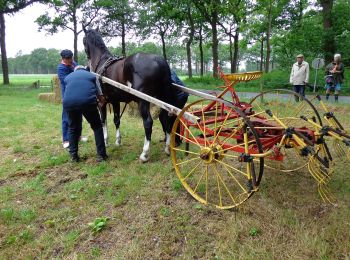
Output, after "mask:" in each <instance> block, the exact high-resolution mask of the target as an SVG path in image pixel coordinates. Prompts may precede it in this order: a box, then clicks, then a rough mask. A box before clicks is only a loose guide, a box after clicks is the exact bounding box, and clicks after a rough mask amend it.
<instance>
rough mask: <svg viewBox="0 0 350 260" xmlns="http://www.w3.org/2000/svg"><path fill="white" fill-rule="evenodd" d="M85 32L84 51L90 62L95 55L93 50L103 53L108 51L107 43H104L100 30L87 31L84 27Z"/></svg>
mask: <svg viewBox="0 0 350 260" xmlns="http://www.w3.org/2000/svg"><path fill="white" fill-rule="evenodd" d="M83 30H84V33H85V36H84V38H83V44H84V49H85V53H86V56H87V58H88V59H89V60H90V59H91V58H93V57H91V56H92V55H93V50H96V49H98V50H100V51H101V52H102V53H103V52H105V51H108V49H107V47H106V45H105V43H104V42H103V39H102V36H101V34H100V33H99V31H98V29H97V30H94V29H85V27H84V26H83Z"/></svg>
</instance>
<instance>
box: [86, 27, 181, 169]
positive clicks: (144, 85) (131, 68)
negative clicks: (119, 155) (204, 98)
mask: <svg viewBox="0 0 350 260" xmlns="http://www.w3.org/2000/svg"><path fill="white" fill-rule="evenodd" d="M83 31H84V33H85V36H84V38H83V43H84V48H85V53H86V55H87V58H88V60H89V66H90V70H91V71H93V72H96V73H98V74H102V75H103V76H105V77H107V78H110V79H112V80H114V81H117V82H119V83H121V84H124V85H127V86H129V87H131V88H133V89H135V90H138V91H141V92H143V93H145V94H147V95H150V96H152V97H155V98H158V99H160V100H162V101H163V102H166V103H168V104H171V105H175V103H176V93H175V91H174V88H172V87H171V86H172V82H171V76H170V75H171V74H170V73H171V72H170V68H169V65H168V63H167V62H166V60H165V59H164V58H162V57H160V56H158V55H154V54H148V53H142V52H140V53H136V54H133V55H131V56H127V57H123V58H120V59H115V58H113V57H114V56H113V55H112V54H111V53H110V52H109V50H108V48H107V47H106V45H105V43H104V41H103V39H102V36H101V34H100V33H99V31H98V30H94V29H88V30H87V29H86V28H84V27H83ZM102 92H103V94H104V96H105V97H106V100H107V102H108V103H110V104H111V105H112V106H113V112H114V124H115V127H116V142H115V143H116V145H121V134H120V117H121V115H120V102H125V103H129V102H130V101H135V102H137V104H138V109H139V111H140V115H141V117H142V120H143V126H144V130H145V138H144V145H143V150H142V153H141V155H140V157H139V158H140V160H141V161H142V162H147V161H148V160H149V159H150V143H151V135H152V126H153V119H152V117H151V113H150V103H149V102H147V101H145V100H143V99H140V98H137V97H136V96H134V95H131V94H129V93H127V92H125V91H123V90H120V89H118V88H116V87H114V86H112V85H109V84H106V83H103V84H102ZM161 113H164V110H163V111H162V112H161ZM106 117H107V111H106V105H104V106H103V107H102V108H101V120H102V125H103V129H104V138H105V142H106V141H107V136H108V135H107V127H106ZM162 120H166V122H164V121H162V122H161V123H162V126H164V125H165V126H166V127H165V130H166V142H165V149H164V151H165V153H166V154H168V155H169V154H170V132H171V128H172V124H173V122H174V120H175V118H174V116H168V117H166V119H162Z"/></svg>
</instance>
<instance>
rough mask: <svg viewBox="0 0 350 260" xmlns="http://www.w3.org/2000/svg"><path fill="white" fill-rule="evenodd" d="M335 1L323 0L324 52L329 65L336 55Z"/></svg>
mask: <svg viewBox="0 0 350 260" xmlns="http://www.w3.org/2000/svg"><path fill="white" fill-rule="evenodd" d="M333 2H334V1H333V0H321V1H320V3H321V6H322V16H323V52H324V56H325V60H326V62H327V63H329V62H331V61H332V60H333V55H334V53H335V40H334V32H333V30H332V27H333V25H332V22H333V21H332V8H333Z"/></svg>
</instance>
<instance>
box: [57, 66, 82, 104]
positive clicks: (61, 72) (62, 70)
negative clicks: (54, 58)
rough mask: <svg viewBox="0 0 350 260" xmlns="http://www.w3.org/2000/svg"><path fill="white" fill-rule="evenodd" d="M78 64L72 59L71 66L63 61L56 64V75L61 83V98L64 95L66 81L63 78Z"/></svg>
mask: <svg viewBox="0 0 350 260" xmlns="http://www.w3.org/2000/svg"><path fill="white" fill-rule="evenodd" d="M77 65H78V64H77V63H76V62H75V61H73V64H72V65H71V66H67V65H65V64H63V63H60V64H58V66H57V75H58V79H59V80H60V83H61V92H62V98H63V95H64V92H65V90H66V83H65V82H64V79H65V78H66V77H67V76H68V75H69V74H70V73H72V72H73V71H74V68H75V67H76V66H77Z"/></svg>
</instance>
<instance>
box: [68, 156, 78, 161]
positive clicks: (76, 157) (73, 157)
mask: <svg viewBox="0 0 350 260" xmlns="http://www.w3.org/2000/svg"><path fill="white" fill-rule="evenodd" d="M70 159H71V161H72V162H79V161H80V157H79V156H78V155H71V157H70Z"/></svg>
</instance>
